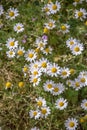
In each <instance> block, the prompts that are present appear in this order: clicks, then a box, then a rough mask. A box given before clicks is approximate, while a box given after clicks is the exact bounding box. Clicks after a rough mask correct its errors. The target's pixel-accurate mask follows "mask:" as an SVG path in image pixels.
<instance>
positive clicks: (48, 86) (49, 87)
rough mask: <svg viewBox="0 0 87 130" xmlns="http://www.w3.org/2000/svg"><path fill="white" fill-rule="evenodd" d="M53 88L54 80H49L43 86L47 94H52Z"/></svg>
mask: <svg viewBox="0 0 87 130" xmlns="http://www.w3.org/2000/svg"><path fill="white" fill-rule="evenodd" d="M53 86H54V82H53V81H52V80H47V81H46V82H45V83H44V84H43V88H44V90H45V91H47V92H52V90H53Z"/></svg>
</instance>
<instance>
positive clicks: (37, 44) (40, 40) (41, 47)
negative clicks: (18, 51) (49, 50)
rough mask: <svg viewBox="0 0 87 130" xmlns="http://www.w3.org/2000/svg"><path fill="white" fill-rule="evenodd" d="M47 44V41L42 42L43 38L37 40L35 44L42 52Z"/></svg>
mask: <svg viewBox="0 0 87 130" xmlns="http://www.w3.org/2000/svg"><path fill="white" fill-rule="evenodd" d="M46 44H47V41H45V40H42V39H41V38H37V39H36V42H35V46H36V47H37V48H39V49H40V50H43V49H44V48H45V46H46Z"/></svg>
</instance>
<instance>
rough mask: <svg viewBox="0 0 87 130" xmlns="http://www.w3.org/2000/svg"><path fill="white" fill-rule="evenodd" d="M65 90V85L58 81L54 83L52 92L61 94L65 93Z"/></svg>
mask: <svg viewBox="0 0 87 130" xmlns="http://www.w3.org/2000/svg"><path fill="white" fill-rule="evenodd" d="M64 90H65V87H64V85H63V84H62V83H57V84H54V86H53V90H52V94H53V95H59V94H61V93H63V92H64Z"/></svg>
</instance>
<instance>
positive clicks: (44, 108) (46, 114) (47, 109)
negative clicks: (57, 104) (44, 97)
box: [41, 106, 51, 118]
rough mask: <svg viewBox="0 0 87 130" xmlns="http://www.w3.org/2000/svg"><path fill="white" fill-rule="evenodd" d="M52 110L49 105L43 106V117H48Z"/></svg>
mask: <svg viewBox="0 0 87 130" xmlns="http://www.w3.org/2000/svg"><path fill="white" fill-rule="evenodd" d="M50 111H51V110H50V108H49V107H47V106H43V107H41V117H42V118H44V117H45V118H46V117H47V116H48V115H49V114H50Z"/></svg>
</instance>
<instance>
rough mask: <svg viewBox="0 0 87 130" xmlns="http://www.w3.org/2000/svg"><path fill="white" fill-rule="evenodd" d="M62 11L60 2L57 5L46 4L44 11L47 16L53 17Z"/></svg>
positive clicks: (56, 2)
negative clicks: (52, 15)
mask: <svg viewBox="0 0 87 130" xmlns="http://www.w3.org/2000/svg"><path fill="white" fill-rule="evenodd" d="M60 9H61V5H60V2H58V1H55V3H53V2H49V3H48V4H46V5H45V6H44V8H43V9H42V10H43V11H44V12H45V13H46V14H47V15H51V14H56V13H57V12H59V11H60Z"/></svg>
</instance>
